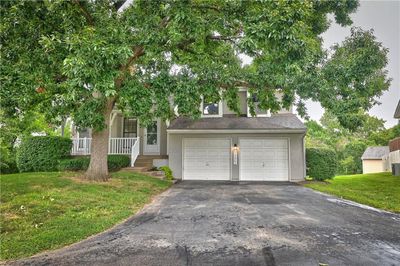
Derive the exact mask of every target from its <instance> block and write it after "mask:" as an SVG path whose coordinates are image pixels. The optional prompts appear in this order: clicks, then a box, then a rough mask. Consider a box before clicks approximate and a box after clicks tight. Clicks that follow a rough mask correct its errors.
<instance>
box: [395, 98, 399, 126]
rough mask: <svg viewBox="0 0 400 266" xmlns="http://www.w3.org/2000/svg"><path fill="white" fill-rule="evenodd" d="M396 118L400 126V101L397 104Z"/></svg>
mask: <svg viewBox="0 0 400 266" xmlns="http://www.w3.org/2000/svg"><path fill="white" fill-rule="evenodd" d="M394 118H396V119H397V122H398V123H399V124H400V100H399V102H398V103H397V107H396V111H394Z"/></svg>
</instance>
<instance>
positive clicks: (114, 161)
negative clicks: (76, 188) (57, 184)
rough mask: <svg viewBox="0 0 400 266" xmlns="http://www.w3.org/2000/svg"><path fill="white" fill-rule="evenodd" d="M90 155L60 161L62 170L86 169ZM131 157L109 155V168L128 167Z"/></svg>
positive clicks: (111, 169) (112, 169)
mask: <svg viewBox="0 0 400 266" xmlns="http://www.w3.org/2000/svg"><path fill="white" fill-rule="evenodd" d="M89 163H90V157H89V156H82V157H76V158H72V159H64V160H61V161H60V164H59V170H60V171H79V170H86V169H87V168H88V167H89ZM130 163H131V159H130V158H129V156H126V155H108V163H107V164H108V170H110V171H115V170H119V169H121V168H123V167H128V166H129V165H130Z"/></svg>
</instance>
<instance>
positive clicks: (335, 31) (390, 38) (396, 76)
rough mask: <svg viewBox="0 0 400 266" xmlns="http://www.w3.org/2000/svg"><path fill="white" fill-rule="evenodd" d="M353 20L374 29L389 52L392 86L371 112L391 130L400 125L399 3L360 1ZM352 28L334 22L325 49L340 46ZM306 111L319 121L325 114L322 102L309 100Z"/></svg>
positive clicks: (326, 39) (388, 67) (363, 26)
mask: <svg viewBox="0 0 400 266" xmlns="http://www.w3.org/2000/svg"><path fill="white" fill-rule="evenodd" d="M351 18H352V20H353V25H352V26H357V27H361V28H362V29H364V30H369V29H373V30H374V34H375V36H376V37H377V40H378V41H379V42H382V44H383V46H385V47H386V48H388V49H389V53H388V58H389V62H388V65H387V70H388V72H389V73H388V76H389V77H390V78H392V82H391V86H390V88H389V90H388V91H386V92H385V93H384V94H383V95H382V96H381V97H380V98H379V99H378V101H379V102H381V105H376V106H374V107H373V108H372V109H371V110H370V112H369V113H370V114H371V115H374V116H376V117H378V118H381V119H384V120H385V121H386V123H385V127H386V128H388V127H392V126H394V125H396V124H397V120H396V119H394V118H393V115H394V111H395V109H396V106H397V103H398V101H399V99H400V1H395V0H394V1H360V6H359V7H358V10H357V11H356V13H354V14H352V15H351ZM352 26H350V27H341V26H339V25H337V24H336V23H335V22H334V21H333V22H332V25H331V27H330V28H329V30H328V31H327V32H325V33H324V34H323V35H322V37H323V39H324V47H325V48H329V47H331V46H332V45H333V44H335V43H341V42H342V41H343V40H344V39H345V37H346V36H349V35H350V28H351V27H352ZM307 108H308V114H309V115H310V117H311V119H313V120H319V119H320V118H321V116H322V114H323V113H324V110H323V108H322V107H321V106H320V105H319V103H315V102H311V101H308V102H307Z"/></svg>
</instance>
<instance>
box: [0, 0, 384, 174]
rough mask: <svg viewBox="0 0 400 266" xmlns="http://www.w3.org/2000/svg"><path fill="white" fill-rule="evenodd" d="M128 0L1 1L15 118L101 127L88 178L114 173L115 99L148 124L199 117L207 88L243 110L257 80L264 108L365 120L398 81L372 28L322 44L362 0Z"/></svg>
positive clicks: (4, 100)
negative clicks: (110, 147) (308, 106)
mask: <svg viewBox="0 0 400 266" xmlns="http://www.w3.org/2000/svg"><path fill="white" fill-rule="evenodd" d="M124 2H125V1H120V0H114V1H106V0H92V1H87V2H86V1H78V0H74V1H56V0H53V1H50V0H49V1H18V2H11V1H10V2H4V1H3V2H1V14H0V15H1V44H2V45H1V54H2V62H1V68H0V69H1V83H2V91H1V104H2V108H4V109H5V113H6V114H8V115H10V116H12V115H13V114H15V113H16V110H18V113H23V112H24V111H25V110H29V108H30V107H31V106H33V105H35V106H41V107H40V108H41V109H42V110H43V112H45V113H46V114H47V115H48V117H49V118H57V117H59V116H61V117H63V116H65V115H70V116H71V117H72V119H73V120H74V122H75V124H76V125H78V126H80V127H90V128H93V135H92V138H93V139H92V155H91V162H90V166H89V169H88V171H87V172H86V177H87V178H89V179H95V180H106V179H107V177H108V171H107V163H106V160H107V156H106V154H107V143H108V132H109V131H108V130H106V129H107V127H108V126H109V120H110V112H111V110H112V108H114V106H117V107H118V108H119V109H121V110H123V111H124V112H125V113H126V114H128V115H133V116H136V117H138V118H139V119H140V121H141V123H142V124H146V123H147V122H149V121H151V120H152V119H153V118H154V117H160V118H162V119H164V120H166V119H172V118H173V117H174V111H173V110H174V107H175V106H177V109H178V111H179V114H180V115H185V116H189V117H193V118H196V117H199V115H200V113H199V108H198V106H199V104H200V101H201V96H204V97H207V98H211V99H215V100H217V99H219V98H220V97H223V98H224V99H225V100H226V101H227V103H228V105H229V107H230V108H231V109H233V110H238V109H239V108H238V99H237V91H238V88H239V87H247V88H249V89H252V90H254V91H255V92H257V93H258V95H259V97H258V98H259V100H260V105H259V106H260V108H264V109H270V110H271V111H272V112H275V111H277V110H279V109H280V108H282V107H286V108H287V107H288V106H290V105H292V104H294V105H296V106H297V109H298V112H299V113H300V114H301V115H303V116H306V110H305V107H304V100H307V99H312V100H314V101H319V102H320V103H321V104H322V106H323V107H325V108H326V109H327V110H330V111H331V112H332V113H333V114H334V115H335V116H337V117H338V119H339V121H340V123H341V124H343V125H345V126H347V127H356V126H357V125H359V124H360V121H361V120H360V117H358V116H357V114H358V113H359V111H360V110H368V109H369V108H370V107H371V106H372V105H373V104H375V103H376V96H379V95H381V93H382V91H384V90H386V89H387V88H388V83H389V81H388V79H387V78H386V73H385V71H384V70H383V68H384V67H385V65H386V63H387V59H386V53H387V50H386V49H384V48H383V47H382V45H381V44H380V43H378V42H377V41H376V39H375V37H374V36H373V33H372V32H371V31H363V30H361V29H353V30H352V33H351V36H349V37H348V38H347V39H346V40H345V41H344V42H343V44H340V45H339V44H338V45H336V46H334V47H332V49H331V50H330V51H326V50H324V49H323V47H322V38H321V34H322V33H323V32H325V31H326V30H327V29H328V27H329V23H330V22H329V19H328V15H329V14H333V16H334V18H335V21H336V22H337V23H339V24H340V25H342V26H347V25H350V24H351V19H350V17H349V14H351V13H352V12H355V10H356V8H357V6H358V2H357V1H356V0H340V1H320V0H318V1H317V0H315V1H313V0H309V1H303V0H301V1H300V0H299V1H223V0H204V1H201V0H176V1H172V0H171V1H160V0H154V1H148V0H133V1H130V2H131V3H130V4H129V3H124ZM242 55H247V56H250V57H251V58H252V63H251V64H250V65H244V64H243V62H242V60H241V58H242V57H243V56H242ZM277 90H280V91H282V92H283V95H284V96H283V98H282V99H277V98H276V97H275V92H276V91H277ZM221 92H222V93H221ZM249 104H250V106H251V107H252V106H253V104H252V102H251V100H249ZM250 109H251V110H254V109H253V108H250Z"/></svg>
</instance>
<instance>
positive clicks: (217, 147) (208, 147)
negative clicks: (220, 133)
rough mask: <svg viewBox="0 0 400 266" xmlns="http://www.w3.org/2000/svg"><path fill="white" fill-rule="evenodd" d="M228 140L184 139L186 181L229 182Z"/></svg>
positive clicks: (229, 144) (229, 158)
mask: <svg viewBox="0 0 400 266" xmlns="http://www.w3.org/2000/svg"><path fill="white" fill-rule="evenodd" d="M230 146H231V141H230V140H229V139H191V138H186V139H184V146H183V156H184V158H183V168H184V169H183V172H184V179H186V180H230V161H231V157H230Z"/></svg>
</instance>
